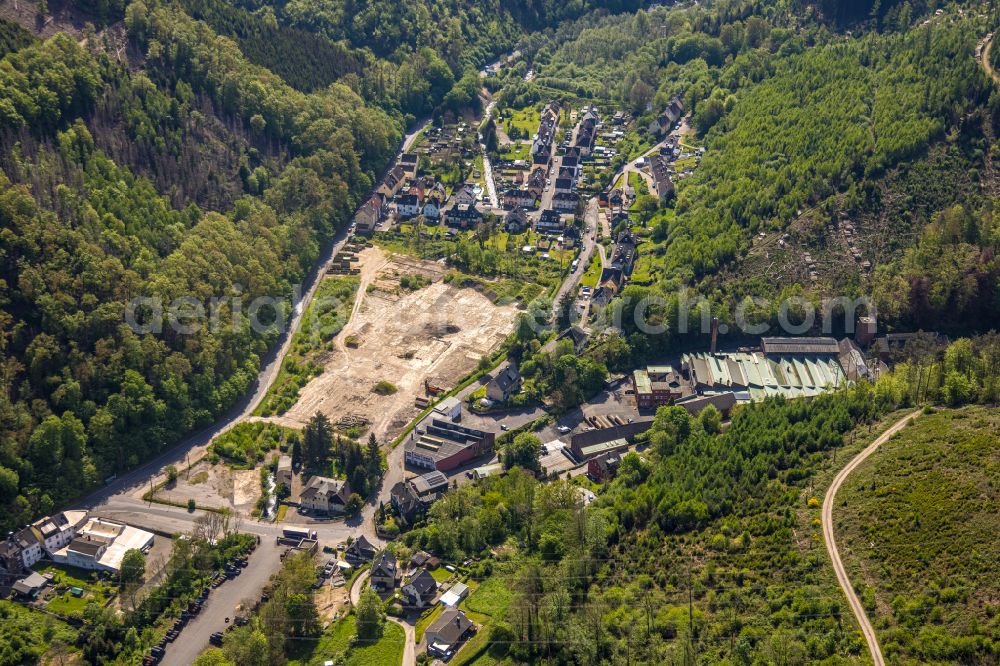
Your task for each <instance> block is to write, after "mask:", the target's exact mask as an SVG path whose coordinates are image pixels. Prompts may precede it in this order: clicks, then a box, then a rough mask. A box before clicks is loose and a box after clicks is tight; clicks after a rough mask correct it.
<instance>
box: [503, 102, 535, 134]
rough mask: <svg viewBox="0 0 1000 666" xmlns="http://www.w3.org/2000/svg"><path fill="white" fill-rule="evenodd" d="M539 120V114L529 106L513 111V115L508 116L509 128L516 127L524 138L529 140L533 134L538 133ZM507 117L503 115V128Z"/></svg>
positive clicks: (505, 114)
mask: <svg viewBox="0 0 1000 666" xmlns="http://www.w3.org/2000/svg"><path fill="white" fill-rule="evenodd" d="M540 118H541V114H540V113H539V111H538V109H536V108H535V107H533V106H529V107H527V108H524V109H517V110H514V112H513V114H511V115H510V116H509V119H510V125H511V127H516V128H517V129H518V130H520V131H521V133H522V134H524V135H525V138H530V137H531V136H532V135H534V134H535V132H537V131H538V122H539V120H540ZM507 119H508V115H507V113H506V110H505V113H504V126H505V127H506V126H507Z"/></svg>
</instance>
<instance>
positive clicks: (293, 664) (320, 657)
mask: <svg viewBox="0 0 1000 666" xmlns="http://www.w3.org/2000/svg"><path fill="white" fill-rule="evenodd" d="M356 633H357V629H356V627H355V618H354V616H353V615H348V616H347V617H345V618H344V619H343V620H340V621H339V622H337V623H336V624H334V625H333V626H331V627H330V628H329V629H328V630H327V631H326V632H324V633H323V635H322V636H320V638H319V640H318V641H307V642H308V645H307V646H305V647H306V648H307V650H304V651H303V652H301V653H299V654H298V655H296V656H297V658H296V659H292V660H289V661H288V662H287V663H288V664H289V666H305V665H306V664H309V665H310V666H319V665H320V664H322V663H323V662H325V661H327V660H333V662H334V663H337V664H344V665H345V666H383V665H384V664H398V663H400V662H401V661H402V659H403V647H404V645H403V643H404V641H405V640H406V636H405V634H404V633H403V628H402V627H400V626H398V625H396V624H394V623H392V622H389V621H386V623H385V625H384V627H383V629H382V636H381V637H380V638H379V639H378V640H377V641H375V642H374V643H359V642H355V641H354V640H353V639H354V636H355V634H356Z"/></svg>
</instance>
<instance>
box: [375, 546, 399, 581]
mask: <svg viewBox="0 0 1000 666" xmlns="http://www.w3.org/2000/svg"><path fill="white" fill-rule="evenodd" d="M368 580H370V581H371V584H372V587H377V588H379V589H382V590H392V589H395V588H396V583H398V582H399V566H398V565H397V563H396V557H395V556H394V555H393V554H392V553H390V552H389V551H388V550H383V551H382V552H381V553H379V554H378V555H377V556H376V557H375V561H374V562H372V569H371V573H370V574H369V576H368Z"/></svg>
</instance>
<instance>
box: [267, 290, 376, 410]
mask: <svg viewBox="0 0 1000 666" xmlns="http://www.w3.org/2000/svg"><path fill="white" fill-rule="evenodd" d="M359 282H360V280H359V279H358V278H357V277H355V276H346V275H345V276H328V277H325V278H323V281H322V282H321V283H320V285H319V287H318V288H317V289H316V295H315V297H314V298H313V301H312V303H311V304H310V305H309V309H308V310H306V314H305V316H304V317H303V318H302V323H301V324H300V326H299V328H298V330H297V331H295V337H294V338H293V339H292V345H291V349H289V352H288V355H287V356H286V357H285V361H284V362H283V363H282V364H281V369H280V370H279V371H278V376H277V377H275V379H274V383H273V384H271V388H270V390H269V391H268V392H267V395H266V396H265V397H264V400H262V401H261V403H260V406H259V407H258V408H257V411H256V412H254V413H255V414H257V415H260V416H270V415H271V414H284V413H285V411H287V410H288V409H289V408H290V407H291V406H292V405H294V404H295V403H296V401H297V400H298V399H299V389H300V388H302V387H303V386H305V385H306V384H307V383H308V382H309V380H310V379H312V378H313V377H315V376H317V375H318V374H319V373H321V372H322V371H323V368H322V366H321V365H320V364H319V363H318V362H317V357H318V356H319V355H320V353H321V352H322V351H323V350H324V349H330V348H332V345H333V338H334V337H335V336H336V335H337V334H338V333H340V330H341V329H342V328H344V325H345V324H346V323H347V318H348V317H349V316H350V312H351V308H352V307H354V297H355V295H356V293H357V290H358V284H359Z"/></svg>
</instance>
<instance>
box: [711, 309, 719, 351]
mask: <svg viewBox="0 0 1000 666" xmlns="http://www.w3.org/2000/svg"><path fill="white" fill-rule="evenodd" d="M718 342H719V318H718V317H712V348H711V351H712V353H713V354H714V353H715V348H716V345H717V344H718Z"/></svg>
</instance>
